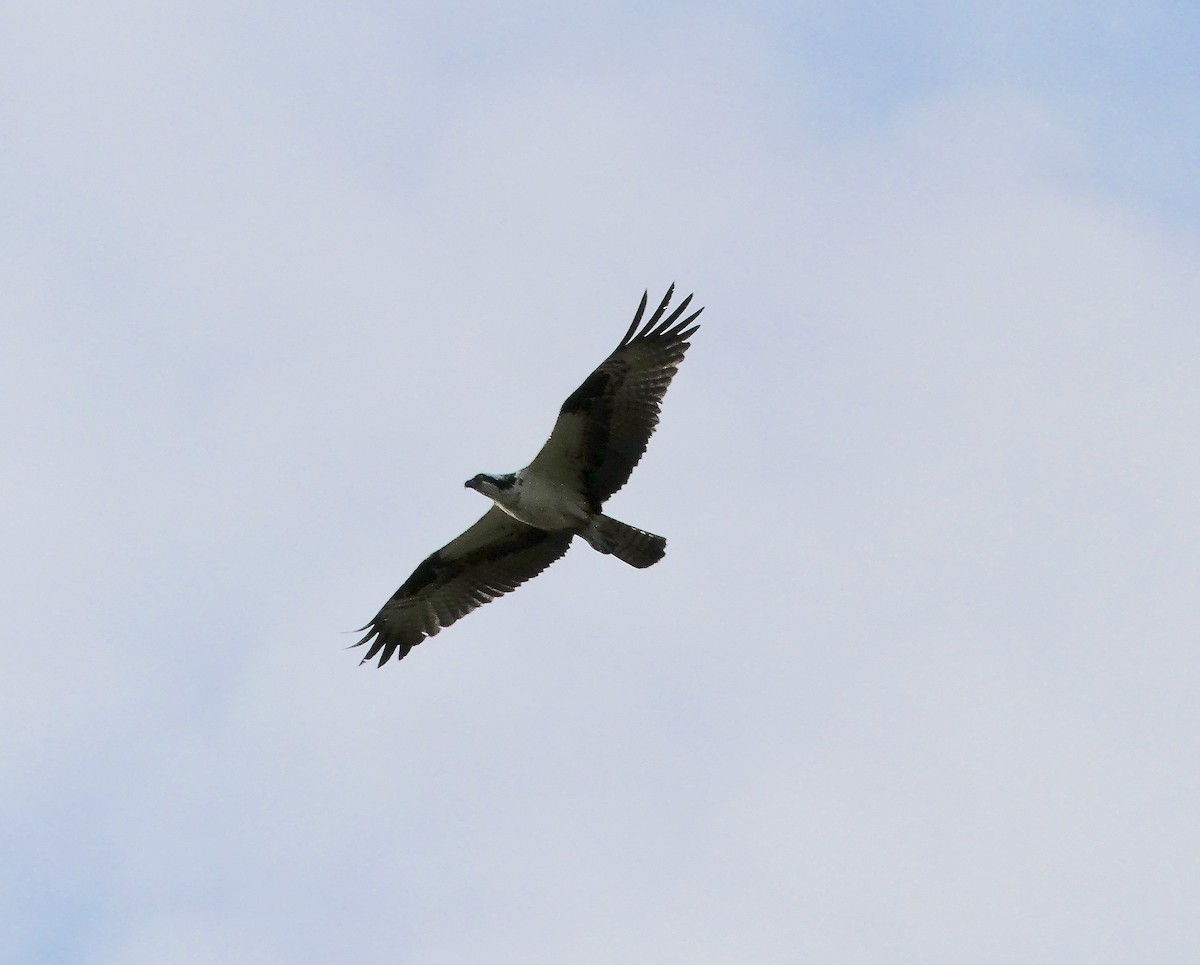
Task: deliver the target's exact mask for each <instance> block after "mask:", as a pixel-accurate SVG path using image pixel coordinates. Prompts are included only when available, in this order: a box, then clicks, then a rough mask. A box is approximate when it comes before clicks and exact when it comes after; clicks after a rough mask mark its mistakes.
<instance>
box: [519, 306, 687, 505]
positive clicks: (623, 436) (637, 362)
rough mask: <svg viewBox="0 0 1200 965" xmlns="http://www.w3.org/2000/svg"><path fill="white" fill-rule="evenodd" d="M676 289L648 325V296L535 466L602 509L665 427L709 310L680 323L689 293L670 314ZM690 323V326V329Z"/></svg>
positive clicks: (574, 396)
mask: <svg viewBox="0 0 1200 965" xmlns="http://www.w3.org/2000/svg"><path fill="white" fill-rule="evenodd" d="M674 292H675V286H674V285H672V286H671V287H670V288H668V289H667V294H666V296H665V297H664V298H663V300H662V302H661V303H660V304H659V306H658V308H657V309H655V311H654V314H653V315H652V316H651V317H650V320H649V321H648V322H646V324H645V325H644V326H642V328H641V329H640V331H639V329H638V326H639V325H641V322H642V316H643V315H644V314H645V311H646V299H647V295H648V293H647V294H643V295H642V301H641V303H640V304H639V305H638V310H637V314H636V315H634V317H633V324H632V325H630V326H629V331H627V332H626V333H625V337H624V338H623V339H621V344H620V345H618V346H617V347H616V349H615V350H614V351H613V353H612V354H611V355H609V357H608V358H606V359H605V360H604V361H603V362H602V363H601V364H600V366H599V367H598V368H597V369H596V371H594V372H593V373H592V374H591V375H589V376H588V377H587V378H586V379H584V381H583V384H582V385H581V386H579V388H577V389H576V390H575V391H574V392H572V393H571V394H570V395H569V396H567V400H566V402H564V403H563V405H562V409H560V410H559V414H558V421H557V422H556V423H555V424H554V431H553V432H551V433H550V438H549V439H548V440H546V444H545V445H544V446H542V450H541V452H539V453H538V454H537V458H535V459H534V460H533V462H532V463H531V464H530V468H536V469H537V470H538V471H539V472H542V473H545V474H546V475H547V476H550V477H555V478H559V479H563V481H564V482H569V483H571V484H572V485H577V486H582V487H583V489H584V491H585V492H586V493H587V494H588V497H589V499H590V500H591V502H592V504H593V508H598V507H599V505H600V504H601V503H603V502H604V501H605V500H606V499H608V498H609V497H610V496H612V494H613V493H615V492H616V491H617V490H619V489H620V488H621V487H622V486H624V485H625V483H626V482H628V481H629V475H630V473H632V472H633V467H634V466H636V465H637V464H638V462H639V461H640V460H641V458H642V456H643V454H644V453H645V452H646V446H647V444H648V443H649V442H650V436H651V435H653V433H654V428H655V426H657V425H658V416H659V411H660V407H661V405H662V400H663V396H664V395H666V393H667V388H668V387H669V386H670V384H671V379H672V377H673V376H674V375H675V372H676V371H677V370H678V367H679V363H680V362H682V361H683V356H684V353H685V352H687V350H688V347H689V342H688V339H689V338H690V337H691V336H692V335H693V334H694V333H695V332H696V330H697V329H699V328H700V326H699V325H692V322H693V321H695V319H696V317H697V316H698V315H699V314H700V312H702V311H704V309H700V310H699V311H696V312H693V313H692V314H691V315H689V316H687V318H684V319H683V320H682V321H680V320H679V319H680V316H681V315H683V313H684V312H685V311H686V310H687V307H688V305H689V304H690V303H691V300H692V296H691V295H688V296H687V298H685V299H684V300H683V301H682V302H680V303H679V305H677V306H676V308H675V310H674V311H673V312H671V314H670V315H669V316H668V317H667V318H665V319H664V318H663V314H664V313H665V312H666V310H667V306H668V305H669V304H670V302H671V296H672V295H673V294H674ZM689 326H690V327H689Z"/></svg>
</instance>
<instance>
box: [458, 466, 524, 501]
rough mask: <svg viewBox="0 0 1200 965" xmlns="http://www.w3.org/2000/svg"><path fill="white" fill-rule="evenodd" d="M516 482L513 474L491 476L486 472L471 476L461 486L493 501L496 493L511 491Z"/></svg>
mask: <svg viewBox="0 0 1200 965" xmlns="http://www.w3.org/2000/svg"><path fill="white" fill-rule="evenodd" d="M516 481H517V477H516V474H515V473H508V474H507V475H504V476H491V475H488V474H487V473H486V472H481V473H479V474H478V475H475V476H472V477H471V478H470V479H468V480H467V481H466V482H465V483H463V485H464V486H466V487H467V488H468V489H474V490H475V491H476V492H477V493H483V494H484V495H485V496H490V497H491V498H492V499H495V498H496V494H497V493H500V492H502V491H504V490H505V489H511V488H512V486H513V484H514V483H515V482H516Z"/></svg>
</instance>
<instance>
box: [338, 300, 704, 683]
mask: <svg viewBox="0 0 1200 965" xmlns="http://www.w3.org/2000/svg"><path fill="white" fill-rule="evenodd" d="M674 287H675V286H674V285H672V286H671V288H670V289H668V291H667V294H666V297H665V298H663V300H662V303H661V304H660V305H659V306H658V309H657V310H656V311H655V312H654V314H653V315H652V316H651V318H650V320H649V321H648V322H647V323H646V324H645V326H644V327H642V328H641V330H640V331H639V330H638V326H639V325H640V324H641V320H642V315H643V314H644V312H645V309H646V296H645V295H643V296H642V301H641V304H640V305H639V306H638V310H637V314H636V315H635V316H634V319H633V324H632V325H630V327H629V330H628V331H627V332H626V334H625V337H624V338H623V339H622V340H621V343H620V344H619V345H618V346H617V348H616V349H615V350H614V351H613V352H612V354H611V355H609V356H608V358H607V359H605V360H604V362H602V363H601V364H600V366H599V367H598V368H597V369H596V370H595V371H594V372H593V373H592V374H591V375H589V376H588V377H587V379H585V380H584V382H583V384H582V385H580V386H579V388H578V389H576V390H575V391H574V392H573V393H571V395H570V396H568V397H567V400H566V401H565V402H564V403H563V405H562V408H561V409H560V411H559V415H558V420H557V422H555V425H554V430H553V432H551V434H550V438H549V439H547V440H546V443H545V445H544V446H542V449H541V451H540V452H539V453H538V454H537V456H536V457H535V458H534V460H533V461H532V462H531V463H530V464H529V465H528V466H526V467H525V468H524V469H522V470H520V471H519V472H515V473H505V474H501V475H489V474H487V473H480V474H479V475H477V476H474V477H473V478H471V479H469V480H467V482H466V486H467V487H468V488H470V489H474V490H476V491H477V492H479V493H482V494H483V495H485V496H487V497H488V498H490V499H491V500H492V502H493V506H492V507H491V508H490V509H489V510H488V511H487V512H486V513H485V514H484V515H483V517H482V518H481V519H480V520H479V521H478V522H476V523H475V524H474V525H473V526H471V527H470V528H469V529H468V530H467V531H466V532H465V533H463V534H462V535H461V536H459V537H458V538H457V539H455V540H452V541H451V542H450V543H447V544H446V545H445V546H443V547H442V548H441V549H440V550H438V551H437V552H435V553H432V554H430V556H428V557H427V558H426V559H425V560H424V561H423V562H422V563H421V565H420V566H418V567H417V568H416V570H414V571H413V573H412V575H411V576H410V577H409V578H408V579H407V580H406V581H405V582H404V584H403V585H402V586H401V587H400V589H398V590H397V591H396V592H395V593H394V594H393V595H392V598H391V599H390V600H389V601H388V602H387V603H386V604H384V607H383V609H381V610H380V611H379V613H378V614H377V615H376V616H375V619H374V620H372V621H371V622H370V623H369V624H367V626H366V627H364V628H363V629H364V630H366V631H367V634H366V636H364V637H363V638H362V639H361V640H360V641H358V644H356V646H360V645H362V644H365V643H368V642H369V643H370V647H369V648H368V650H367V654H366V656H365V657H364V658H363V662H364V663H365V662H366V661H367V660H370V659H372V658H373V657H375V656H376V655H377V654H378V655H379V665H380V666H383V664H385V663H387V661H388V660H389V658H391V657H392V656H393V655H395V656H396V657H397V659H399V658H401V657H403V656H405V655H406V654H407V653H408V651H409V650H411V649H412V648H413V647H414V646H416V645H417V644H418V643H420V642H421V641H422V640H424V639H425V638H426V637H431V636H433V635H434V634H436V633H438V632H439V631H440V630H442V629H443V628H445V627H448V626H449V625H450V624H452V623H454V622H455V621H456V620H458V619H459V618H460V617H462V616H465V615H466V614H467V613H469V612H470V611H471V610H473V609H475V608H476V607H478V606H481V605H482V604H484V603H487V602H489V601H491V600H493V599H495V598H496V597H498V596H501V595H502V594H504V593H507V592H509V591H510V590H513V589H515V588H516V587H517V586H519V585H520V584H521V583H523V582H525V581H526V580H528V579H529V578H531V577H533V576H536V575H537V574H538V573H540V572H541V571H542V570H544V569H545V568H546V567H547V566H549V565H550V564H551V563H553V562H554V561H555V560H556V559H558V558H559V557H561V556H562V555H563V554H564V553H566V551H567V549H568V548H569V547H570V545H571V540H572V539H573V538H574V537H575V536H582V537H583V538H584V539H585V540H586V541H587V542H588V543H589V544H590V545H591V546H592V547H593V548H594V549H596V550H597V551H599V552H601V553H605V554H612V555H613V556H616V557H617V558H618V559H620V560H623V561H624V562H626V563H628V564H629V565H631V566H635V567H638V568H643V567H647V566H651V565H653V564H654V563H657V562H658V561H659V560H660V559H662V557H663V554H664V553H665V552H666V542H667V541H666V540H665V539H663V538H662V537H661V536H655V535H654V534H652V533H647V532H645V531H643V530H640V529H636V528H635V527H633V526H629V525H627V524H625V523H622V522H619V521H618V520H615V519H612V518H611V517H608V516H605V515H604V514H603V512H602V508H603V505H604V502H605V501H606V500H607V499H608V498H609V497H610V496H612V494H613V493H615V492H616V491H617V490H618V489H620V488H621V487H622V486H623V485H625V482H626V481H627V480H628V479H629V474H630V473H631V472H632V471H633V467H634V466H635V465H637V463H638V461H639V460H640V459H641V457H642V454H643V453H644V452H645V450H646V445H647V443H648V442H649V440H650V436H651V434H652V433H653V432H654V427H655V426H656V425H657V423H658V412H659V406H660V404H661V402H662V398H663V396H664V395H665V394H666V391H667V387H668V386H669V385H670V383H671V378H672V376H674V374H675V371H676V368H677V366H678V365H679V363H680V362H681V361H682V360H683V356H684V353H685V352H686V351H687V349H688V344H689V343H688V341H687V339H688V338H689V337H690V336H691V335H692V334H693V333H694V332H695V331H696V330H697V329H698V328H699V326H698V325H696V326H691V323H692V322H693V321H694V320H695V318H696V316H698V315H699V314H700V312H699V311H696V312H694V313H693V314H691V315H689V316H688V317H687V318H684V319H683V320H682V321H680V316H681V315H683V313H684V311H685V310H686V308H687V306H688V304H689V303H690V302H691V296H690V295H689V296H688V297H687V298H685V299H684V300H683V301H682V302H681V303H680V304H679V305H678V306H677V307H676V308H675V310H674V311H673V312H672V313H671V315H670V316H669V317H667V318H666V319H663V317H662V316H663V314H664V313H665V311H666V308H667V305H668V304H669V303H670V300H671V295H672V293H673V292H674ZM689 326H691V327H689Z"/></svg>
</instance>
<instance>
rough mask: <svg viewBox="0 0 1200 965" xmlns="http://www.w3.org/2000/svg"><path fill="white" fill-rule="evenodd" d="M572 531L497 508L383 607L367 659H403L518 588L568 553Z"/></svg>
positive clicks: (370, 627) (371, 630)
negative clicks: (557, 529) (557, 530)
mask: <svg viewBox="0 0 1200 965" xmlns="http://www.w3.org/2000/svg"><path fill="white" fill-rule="evenodd" d="M570 545H571V534H570V533H550V532H547V531H546V530H543V529H537V528H535V527H533V526H527V525H526V524H525V523H522V522H521V521H520V520H518V519H513V518H512V517H511V516H509V515H508V513H506V512H504V511H503V510H502V509H500V508H499V507H498V506H493V507H492V508H491V509H489V510H488V511H487V512H486V513H484V514H483V517H482V518H481V519H480V520H479V522H477V523H476V524H475V525H474V526H472V527H471V528H470V529H468V530H467V531H466V532H465V533H463V534H462V535H461V536H460V537H458V539H456V540H453V541H452V542H450V543H447V544H446V545H445V546H443V547H442V548H441V549H440V550H438V551H437V552H436V553H433V554H431V555H430V556H428V557H427V558H426V559H425V560H424V562H422V563H421V565H420V566H418V567H417V568H416V569H415V570H414V571H413V574H412V576H410V577H409V578H408V579H407V580H405V581H404V585H403V586H402V587H400V589H398V590H397V591H396V592H395V593H394V594H392V598H391V599H390V600H388V601H387V603H385V604H384V605H383V609H382V610H380V611H379V613H377V614H376V615H375V619H374V620H372V621H371V622H370V623H368V624H367V625H366V626H365V627H363V629H364V630H366V631H367V635H366V636H365V637H363V638H362V639H361V640H359V641H358V643H356V644H354V646H356V647H360V646H362V645H363V644H364V643H368V642H370V644H371V646H370V649H368V650H367V655H366V656H365V657H363V659H362V662H363V663H366V662H367V661H368V660H370V659H372V658H373V657H374V656H375V655H376V654H380V657H379V666H381V667H382V666H383V665H384V664H385V663H387V662H388V660H389V659H391V657H392V655H393V654H395V655H396V659H397V660H399V659H401V658H402V657H404V655H405V654H407V653H408V651H410V650H411V649H412V648H413V647H415V646H416V645H417V644H418V643H420V642H421V641H422V640H424V639H425V638H426V637H432V636H434V634H436V633H437V632H438V631H439V630H442V629H444V628H446V627H448V626H450V624H452V623H453V622H454V621H455V620H457V619H459V618H460V617H464V616H466V615H467V614H468V613H470V612H471V611H472V610H474V609H475V608H476V607H480V606H483V604H485V603H490V602H491V601H492V600H494V599H496V597H498V596H502V595H504V594H505V593H508V592H509V591H511V590H515V589H516V588H517V587H518V586H520V585H521V584H522V583H524V582H525V581H526V580H528V579H530V578H532V577H534V576H537V575H538V574H539V573H540V572H542V570H544V569H545V568H546V567H547V566H549V565H550V564H551V563H553V562H554V561H555V560H556V559H558V558H559V557H560V556H562V555H563V554H564V553H565V552H566V551H567V548H568V547H569V546H570Z"/></svg>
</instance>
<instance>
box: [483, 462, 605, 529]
mask: <svg viewBox="0 0 1200 965" xmlns="http://www.w3.org/2000/svg"><path fill="white" fill-rule="evenodd" d="M485 493H486V495H488V496H490V497H491V498H492V499H493V500H494V501H495V503H496V505H497V506H499V507H500V508H501V509H502V510H504V511H505V512H506V513H508V515H509V516H512V517H514V518H515V519H519V520H520V521H521V522H523V523H528V524H529V525H530V526H536V527H538V529H577V528H578V527H579V526H580V525H581V524H583V523H586V522H587V520H588V518H589V513H588V511H587V501H586V500H585V499H584V497H583V494H582V493H580V492H577V491H576V490H575V489H573V488H572V487H570V486H565V485H563V484H562V483H560V482H556V481H553V480H549V479H546V478H545V477H544V476H540V475H538V474H537V473H531V472H530V471H529V470H528V469H522V470H521V471H520V472H519V473H517V482H516V485H514V486H512V487H511V488H509V489H499V490H498V489H494V488H493V487H492V486H486V488H485Z"/></svg>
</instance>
